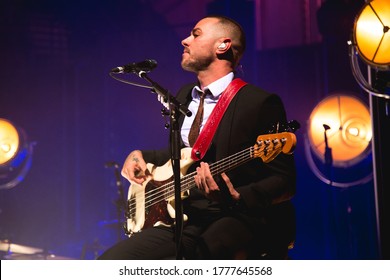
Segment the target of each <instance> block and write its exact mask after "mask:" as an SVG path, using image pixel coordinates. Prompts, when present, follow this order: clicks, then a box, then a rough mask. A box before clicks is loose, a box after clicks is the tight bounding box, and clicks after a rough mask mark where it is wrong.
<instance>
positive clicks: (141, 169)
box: [121, 150, 147, 184]
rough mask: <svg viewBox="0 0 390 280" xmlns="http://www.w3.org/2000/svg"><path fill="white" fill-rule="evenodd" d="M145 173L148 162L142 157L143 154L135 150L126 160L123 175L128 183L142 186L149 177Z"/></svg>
mask: <svg viewBox="0 0 390 280" xmlns="http://www.w3.org/2000/svg"><path fill="white" fill-rule="evenodd" d="M145 171H146V162H145V160H144V158H143V156H142V152H141V151H139V150H135V151H133V152H131V153H130V154H129V155H128V157H127V158H126V160H125V163H124V164H123V168H122V171H121V174H122V176H123V177H124V178H126V179H127V180H128V181H130V180H131V181H133V182H135V183H137V184H142V183H143V182H144V181H145V180H146V177H147V175H146V174H145Z"/></svg>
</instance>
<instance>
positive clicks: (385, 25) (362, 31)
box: [348, 0, 390, 99]
mask: <svg viewBox="0 0 390 280" xmlns="http://www.w3.org/2000/svg"><path fill="white" fill-rule="evenodd" d="M389 26H390V3H389V1H388V0H374V1H367V3H366V4H365V5H364V7H363V8H362V10H361V12H360V13H359V14H358V15H357V16H356V19H355V22H354V27H353V30H352V39H351V41H348V44H349V51H350V54H349V56H350V62H351V68H352V74H353V75H354V77H355V79H356V81H357V82H358V84H359V85H360V87H361V88H362V89H364V90H365V91H366V92H368V93H369V94H370V95H372V96H376V97H380V98H385V99H390V95H389V94H386V89H385V90H383V89H381V90H379V89H377V88H375V87H373V86H372V81H371V80H372V77H371V75H372V71H371V69H374V70H375V71H376V73H377V76H380V75H379V74H378V73H380V72H382V73H383V72H388V70H390V27H389ZM359 58H360V59H361V61H363V62H364V63H365V64H366V65H367V67H368V70H367V73H366V74H363V73H362V71H361V69H360V68H361V63H360V60H359ZM387 90H389V89H387Z"/></svg>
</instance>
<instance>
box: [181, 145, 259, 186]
mask: <svg viewBox="0 0 390 280" xmlns="http://www.w3.org/2000/svg"><path fill="white" fill-rule="evenodd" d="M253 149H254V148H253V147H249V148H247V149H245V150H243V151H240V152H238V153H236V154H233V155H231V156H229V157H227V158H224V159H222V160H220V161H217V162H214V163H212V164H210V172H211V175H212V176H216V175H220V174H222V173H224V172H228V171H230V170H233V169H234V168H236V167H237V166H239V165H241V164H244V163H245V162H248V161H250V160H251V159H253V158H254V155H253ZM195 175H196V171H194V172H191V173H189V174H187V175H185V176H183V177H182V179H181V190H182V191H183V192H184V191H188V190H190V189H192V188H193V187H195V180H194V176H195Z"/></svg>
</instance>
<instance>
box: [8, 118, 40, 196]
mask: <svg viewBox="0 0 390 280" xmlns="http://www.w3.org/2000/svg"><path fill="white" fill-rule="evenodd" d="M33 144H34V143H28V142H27V137H26V134H25V133H24V131H23V130H22V129H20V128H18V127H17V126H15V125H14V124H13V123H12V122H10V121H9V120H6V119H1V118H0V189H10V188H13V187H15V186H16V185H17V184H19V183H20V182H21V181H22V180H23V179H24V177H25V175H26V174H27V172H28V170H29V169H30V166H31V160H32V151H33Z"/></svg>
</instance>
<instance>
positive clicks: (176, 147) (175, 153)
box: [137, 71, 192, 260]
mask: <svg viewBox="0 0 390 280" xmlns="http://www.w3.org/2000/svg"><path fill="white" fill-rule="evenodd" d="M137 74H138V76H139V77H141V78H143V79H145V80H146V81H148V82H149V83H150V84H151V85H152V87H153V89H152V91H153V92H155V93H157V94H158V95H160V96H161V97H162V98H163V99H162V100H164V101H165V100H166V101H167V103H168V104H169V110H170V140H171V141H170V144H171V145H170V148H171V160H172V168H173V175H174V183H175V184H174V185H175V242H176V259H177V260H180V259H182V258H183V257H182V250H181V236H182V231H183V206H182V202H181V182H180V179H181V176H180V159H181V152H180V150H181V149H180V129H179V123H178V118H179V115H180V113H181V114H183V115H185V116H191V114H192V113H191V111H189V110H188V108H187V107H186V106H184V105H182V104H180V102H178V101H177V99H176V98H175V97H174V96H172V95H171V94H170V93H169V92H168V91H167V90H166V89H164V88H163V87H162V86H160V85H159V84H158V83H156V82H155V81H153V80H152V79H151V78H149V77H148V76H147V75H146V72H145V71H139V72H138V73H137Z"/></svg>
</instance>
